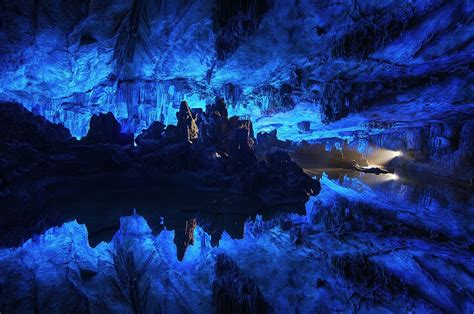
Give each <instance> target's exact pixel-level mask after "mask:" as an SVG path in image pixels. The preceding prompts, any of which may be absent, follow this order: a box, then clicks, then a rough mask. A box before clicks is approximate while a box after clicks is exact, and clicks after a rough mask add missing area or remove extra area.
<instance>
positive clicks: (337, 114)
mask: <svg viewBox="0 0 474 314" xmlns="http://www.w3.org/2000/svg"><path fill="white" fill-rule="evenodd" d="M0 8H1V10H0V40H1V41H2V47H1V48H0V71H1V72H0V73H1V75H0V82H1V84H0V100H2V101H12V100H14V101H18V102H21V103H23V104H24V105H25V106H26V107H27V108H28V109H30V110H32V111H35V112H37V113H39V114H41V115H44V116H46V117H47V118H48V119H49V120H51V121H54V122H58V123H59V122H61V123H63V124H64V125H65V126H66V127H68V128H69V129H70V130H71V132H72V134H73V135H75V136H83V135H85V133H86V132H87V125H88V120H89V119H90V117H91V116H92V114H94V113H98V112H107V111H111V112H112V113H114V115H115V116H117V117H118V119H119V120H120V121H121V122H122V126H123V128H124V129H126V130H130V131H132V132H139V131H140V130H141V129H142V128H143V127H145V126H148V125H149V124H150V123H151V122H152V121H153V120H160V121H162V122H165V123H173V117H174V112H175V110H176V109H177V107H178V104H179V101H180V100H182V99H183V98H185V99H187V100H188V102H190V105H191V106H196V107H202V106H203V105H204V104H205V103H206V102H209V101H210V100H211V99H213V98H214V97H215V96H224V98H226V101H227V103H228V104H229V106H231V107H233V108H234V112H235V113H237V114H250V115H252V116H253V117H254V118H258V117H260V116H269V115H274V114H277V113H280V112H285V111H291V110H292V109H294V107H295V105H297V104H299V103H307V104H309V105H310V106H314V107H315V108H318V107H319V110H320V114H319V115H314V116H311V117H308V118H309V119H310V120H311V119H312V120H313V121H315V122H317V123H320V122H323V123H333V122H335V121H338V120H340V119H344V118H345V117H347V116H348V115H350V114H354V113H358V112H361V111H362V112H363V111H366V110H367V109H369V108H371V107H373V106H374V105H377V104H380V103H382V104H383V103H386V102H390V101H392V102H393V101H395V102H396V101H400V98H403V97H405V98H408V97H411V96H413V94H414V95H415V96H414V97H411V98H410V99H409V101H411V102H412V103H413V106H422V104H421V102H423V101H425V100H426V99H429V101H430V102H431V103H434V104H436V103H441V102H442V101H445V99H443V96H442V95H440V94H439V93H436V89H437V86H441V85H447V86H450V87H452V88H453V89H456V90H458V92H457V93H455V94H454V95H452V97H451V98H450V99H448V100H447V102H448V103H449V104H450V105H458V104H459V105H462V104H464V105H465V104H471V106H470V108H469V110H472V103H473V102H474V101H473V96H472V95H473V87H472V86H473V84H472V82H473V77H472V74H471V72H472V69H473V63H472V60H473V58H472V57H473V54H474V41H473V38H474V37H473V34H474V32H473V29H474V22H473V19H472V16H473V12H474V5H473V4H472V2H471V1H469V0H455V1H443V0H427V1H390V0H384V1H371V0H365V1H352V0H345V1H338V2H334V1H330V0H324V1H317V2H314V1H309V0H299V1H297V0H292V1H282V0H274V1H271V0H240V1H226V0H200V1H186V0H180V1H166V0H161V1H158V0H121V1H97V0H95V1H94V0H89V1H60V0H35V1H33V0H31V1H26V0H25V1H15V2H12V1H6V0H2V1H0ZM429 87H435V88H432V89H431V90H430V89H429ZM418 94H419V95H418ZM434 108H435V110H438V111H440V112H442V111H443V108H444V106H443V104H440V105H439V106H434ZM396 115H397V113H394V116H396ZM442 117H443V114H442V113H440V115H439V118H440V119H442ZM393 119H396V117H395V118H392V120H393ZM296 122H299V121H296Z"/></svg>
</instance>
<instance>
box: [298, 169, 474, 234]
mask: <svg viewBox="0 0 474 314" xmlns="http://www.w3.org/2000/svg"><path fill="white" fill-rule="evenodd" d="M306 171H307V173H308V174H310V175H313V176H316V177H319V178H321V177H322V175H323V174H325V175H326V176H327V177H328V178H329V179H330V180H332V181H334V182H337V184H338V185H339V186H341V187H344V188H348V189H350V190H351V191H355V192H358V193H359V195H360V198H361V199H362V200H364V201H366V202H367V203H372V204H377V205H378V206H380V207H383V208H390V209H392V210H396V211H399V212H400V213H401V214H402V213H405V214H406V215H407V219H413V220H417V221H420V222H421V223H423V224H424V225H427V226H429V227H430V228H433V229H436V230H440V231H442V232H443V233H445V234H447V235H449V236H452V237H454V238H456V239H464V240H466V239H467V240H469V241H472V239H474V197H473V194H472V190H470V188H469V187H468V186H462V185H459V184H456V183H454V182H451V181H447V180H444V179H442V178H439V177H430V176H426V175H418V176H407V175H401V174H379V175H375V174H371V173H361V172H358V171H352V170H345V169H306ZM323 188H324V187H323Z"/></svg>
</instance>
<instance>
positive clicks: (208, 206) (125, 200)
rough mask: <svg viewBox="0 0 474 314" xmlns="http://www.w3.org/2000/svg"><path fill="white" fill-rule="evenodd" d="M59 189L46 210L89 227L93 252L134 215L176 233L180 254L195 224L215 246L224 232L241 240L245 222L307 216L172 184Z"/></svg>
mask: <svg viewBox="0 0 474 314" xmlns="http://www.w3.org/2000/svg"><path fill="white" fill-rule="evenodd" d="M52 189H53V190H55V188H52ZM57 189H59V190H61V193H59V194H58V195H55V196H54V198H52V199H51V200H50V201H49V202H47V203H46V204H45V207H47V208H48V209H50V210H54V211H55V212H57V213H59V215H60V217H59V219H58V221H60V222H65V221H71V220H74V219H76V220H77V221H78V222H79V223H83V224H86V226H87V228H88V230H89V241H90V243H91V245H93V246H94V245H96V244H98V243H99V242H100V241H109V240H110V239H111V238H112V236H113V235H114V234H115V232H116V231H117V230H118V228H119V220H120V217H122V216H127V215H130V214H131V213H132V211H133V209H136V211H137V213H138V214H140V215H141V216H143V217H145V219H146V220H147V221H148V223H149V225H150V227H151V228H152V230H153V231H154V232H156V233H158V232H159V231H161V230H162V229H163V228H167V229H168V230H175V243H176V244H177V246H178V251H180V250H183V248H182V247H181V248H180V246H181V245H182V244H183V243H187V241H188V239H187V236H188V234H187V232H188V231H189V230H188V229H189V228H190V227H189V226H190V224H192V223H194V221H195V222H196V223H197V224H199V225H200V226H201V227H203V228H204V230H206V232H208V233H209V234H210V235H211V241H212V243H213V244H214V245H215V244H217V243H218V241H219V239H220V238H221V235H222V233H223V231H226V232H227V233H229V234H230V235H231V236H232V237H233V238H242V237H243V231H244V223H245V221H246V220H247V219H249V218H252V219H253V218H255V216H256V215H257V214H259V215H262V216H263V218H264V219H270V218H273V217H275V216H277V215H279V214H281V213H283V212H290V213H298V214H304V213H305V212H304V204H301V205H291V206H287V207H278V208H274V207H273V208H268V207H264V206H263V205H262V204H261V203H259V202H258V201H257V200H255V199H251V198H247V197H244V196H242V195H237V194H231V193H224V192H217V191H203V190H194V189H189V188H184V187H178V186H173V185H169V184H159V185H156V184H154V185H151V184H147V183H146V182H130V181H127V182H120V181H117V182H103V183H102V182H100V181H95V182H88V183H87V184H81V185H79V186H75V187H73V188H71V187H68V188H67V189H65V188H64V187H61V188H59V187H57ZM178 253H179V252H178Z"/></svg>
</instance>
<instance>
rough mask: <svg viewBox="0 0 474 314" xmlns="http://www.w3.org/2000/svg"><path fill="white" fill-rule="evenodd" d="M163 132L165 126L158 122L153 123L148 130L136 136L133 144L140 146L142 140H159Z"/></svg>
mask: <svg viewBox="0 0 474 314" xmlns="http://www.w3.org/2000/svg"><path fill="white" fill-rule="evenodd" d="M164 132H165V125H164V124H163V123H161V122H159V121H155V122H153V123H152V124H151V125H150V127H149V128H148V129H145V130H143V131H142V133H141V134H140V135H138V136H137V138H136V139H135V142H137V144H138V145H140V142H142V141H144V140H161V139H162V138H163V135H164Z"/></svg>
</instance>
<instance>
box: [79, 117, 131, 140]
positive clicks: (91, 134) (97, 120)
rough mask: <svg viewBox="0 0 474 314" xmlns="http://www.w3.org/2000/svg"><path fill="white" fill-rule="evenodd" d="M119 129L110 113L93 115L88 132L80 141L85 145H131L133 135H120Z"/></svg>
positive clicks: (118, 124) (119, 126)
mask: <svg viewBox="0 0 474 314" xmlns="http://www.w3.org/2000/svg"><path fill="white" fill-rule="evenodd" d="M121 128H122V127H121V125H120V123H119V122H118V121H117V120H116V119H115V117H114V115H113V114H112V113H111V112H108V113H106V114H102V113H101V114H99V115H93V116H92V118H91V121H90V128H89V131H88V132H87V135H86V136H85V137H84V139H83V140H82V141H83V142H84V143H87V144H118V145H133V134H130V133H129V134H126V133H122V132H121Z"/></svg>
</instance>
